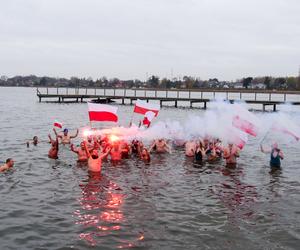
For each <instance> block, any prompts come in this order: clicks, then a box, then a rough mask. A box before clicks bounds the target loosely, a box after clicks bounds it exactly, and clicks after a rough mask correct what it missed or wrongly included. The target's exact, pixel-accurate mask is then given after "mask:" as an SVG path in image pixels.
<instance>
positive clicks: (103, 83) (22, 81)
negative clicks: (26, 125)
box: [0, 75, 300, 90]
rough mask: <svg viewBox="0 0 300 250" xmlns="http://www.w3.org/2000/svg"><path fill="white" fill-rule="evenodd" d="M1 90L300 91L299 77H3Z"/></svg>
mask: <svg viewBox="0 0 300 250" xmlns="http://www.w3.org/2000/svg"><path fill="white" fill-rule="evenodd" d="M0 86H19V87H73V88H79V87H91V88H94V87H96V88H101V87H112V88H162V89H165V88H167V89H171V88H173V89H185V88H188V89H199V88H254V89H270V90H271V89H278V90H279V89H282V90H300V78H299V77H294V76H290V77H272V76H264V77H245V78H242V79H237V80H236V81H230V82H229V81H220V80H218V79H217V78H212V79H208V80H202V79H200V78H196V77H192V76H184V77H182V78H173V79H168V78H161V79H160V78H159V77H158V76H155V75H152V76H151V77H149V79H147V81H141V80H138V79H134V80H120V79H118V78H112V79H108V78H106V77H102V78H99V79H96V80H93V79H92V78H91V77H88V78H78V77H71V78H70V79H67V78H55V77H48V76H43V77H39V76H35V75H29V76H14V77H11V78H8V77H6V76H1V77H0Z"/></svg>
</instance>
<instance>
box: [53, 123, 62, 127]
mask: <svg viewBox="0 0 300 250" xmlns="http://www.w3.org/2000/svg"><path fill="white" fill-rule="evenodd" d="M53 126H54V127H57V128H62V124H61V123H58V122H54V124H53Z"/></svg>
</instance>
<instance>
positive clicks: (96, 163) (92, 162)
mask: <svg viewBox="0 0 300 250" xmlns="http://www.w3.org/2000/svg"><path fill="white" fill-rule="evenodd" d="M84 147H85V152H86V155H87V157H88V168H89V172H92V173H101V167H102V159H103V158H105V157H106V156H107V155H108V154H109V152H110V149H109V150H107V152H106V153H105V154H101V155H99V153H98V151H97V150H95V149H94V150H93V151H92V152H91V153H90V151H89V149H88V147H87V143H86V142H84Z"/></svg>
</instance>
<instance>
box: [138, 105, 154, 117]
mask: <svg viewBox="0 0 300 250" xmlns="http://www.w3.org/2000/svg"><path fill="white" fill-rule="evenodd" d="M148 111H152V112H153V113H155V116H157V115H158V110H153V109H146V108H143V107H139V106H136V105H135V106H134V110H133V112H134V113H138V114H142V115H144V114H146V113H147V112H148Z"/></svg>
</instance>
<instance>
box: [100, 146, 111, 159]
mask: <svg viewBox="0 0 300 250" xmlns="http://www.w3.org/2000/svg"><path fill="white" fill-rule="evenodd" d="M110 151H111V147H109V148H108V150H107V151H106V152H105V153H103V154H101V155H100V159H101V160H102V159H103V158H105V157H106V156H107V155H108V154H109V153H110Z"/></svg>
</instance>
